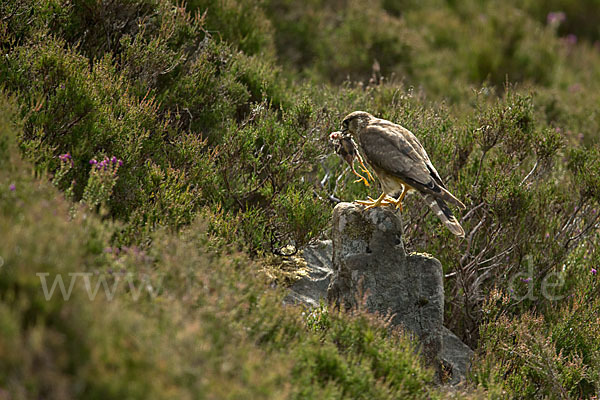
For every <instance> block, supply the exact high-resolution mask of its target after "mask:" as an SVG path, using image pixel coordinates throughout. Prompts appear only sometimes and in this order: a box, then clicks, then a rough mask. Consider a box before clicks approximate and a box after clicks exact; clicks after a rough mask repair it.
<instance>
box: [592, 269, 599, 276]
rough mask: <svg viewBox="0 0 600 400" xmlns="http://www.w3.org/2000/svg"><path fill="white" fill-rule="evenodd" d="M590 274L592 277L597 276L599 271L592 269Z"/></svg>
mask: <svg viewBox="0 0 600 400" xmlns="http://www.w3.org/2000/svg"><path fill="white" fill-rule="evenodd" d="M590 272H591V273H592V275H596V274H597V273H598V270H597V269H596V268H592V270H591V271H590Z"/></svg>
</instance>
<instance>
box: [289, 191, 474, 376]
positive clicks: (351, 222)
mask: <svg viewBox="0 0 600 400" xmlns="http://www.w3.org/2000/svg"><path fill="white" fill-rule="evenodd" d="M332 231H333V241H331V240H324V241H320V242H317V243H315V244H312V245H310V246H307V247H306V248H304V250H303V253H302V256H303V258H304V260H305V261H306V268H307V271H308V274H307V276H305V277H303V278H302V279H300V280H298V281H296V282H295V283H294V284H293V285H292V286H291V288H290V293H289V295H288V296H287V297H286V299H285V302H286V303H294V304H305V305H308V306H310V307H314V306H317V305H319V302H320V301H321V300H325V299H327V297H328V296H329V299H330V300H332V301H334V302H335V303H336V304H337V305H342V304H343V306H344V307H352V306H354V305H356V302H357V301H359V300H357V299H361V296H363V295H364V294H367V299H366V303H367V307H369V309H370V310H372V311H375V312H379V313H381V314H384V315H385V314H387V313H388V312H390V313H393V314H394V318H393V319H392V323H393V324H397V325H402V326H404V327H405V328H407V329H408V330H411V331H412V332H414V333H415V334H416V335H417V336H418V337H419V338H420V339H421V340H422V342H423V344H424V346H423V347H424V351H425V352H427V353H428V358H430V359H432V358H433V359H434V360H435V361H436V362H438V363H439V364H440V365H441V367H440V368H439V370H440V377H441V378H442V379H443V381H444V383H449V384H452V385H455V384H457V383H460V382H461V381H464V379H465V376H466V374H467V371H468V368H469V365H470V361H471V357H472V355H473V351H472V350H471V349H470V348H469V347H468V346H467V345H465V344H464V343H463V342H462V341H461V340H460V339H459V338H458V337H456V336H455V335H454V334H453V333H452V332H451V331H450V330H448V329H447V328H445V327H444V326H443V325H442V322H443V320H442V318H443V314H442V312H443V311H442V310H443V307H444V304H443V302H444V299H443V292H444V290H443V282H442V269H441V265H440V264H439V262H438V261H437V260H435V259H434V258H432V257H430V256H427V255H415V254H413V255H407V254H406V251H405V250H404V246H403V244H402V225H401V220H400V218H399V216H398V215H396V213H395V212H394V211H393V210H392V209H391V208H387V207H386V208H377V209H374V210H368V211H364V208H363V207H362V206H358V205H354V204H349V203H341V204H339V205H338V206H337V207H336V208H335V210H334V217H333V229H332ZM334 264H335V265H334ZM334 271H335V273H334ZM332 277H335V278H332ZM332 279H333V282H331V284H330V281H331V280H332ZM328 285H330V287H329V293H328ZM361 285H362V286H361ZM365 290H367V291H368V293H365ZM427 353H426V354H427Z"/></svg>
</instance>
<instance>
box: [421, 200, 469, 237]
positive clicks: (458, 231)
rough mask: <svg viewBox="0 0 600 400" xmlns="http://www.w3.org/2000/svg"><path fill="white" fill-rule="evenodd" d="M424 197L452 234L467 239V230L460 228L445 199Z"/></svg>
mask: <svg viewBox="0 0 600 400" xmlns="http://www.w3.org/2000/svg"><path fill="white" fill-rule="evenodd" d="M424 197H425V201H426V202H427V204H428V205H429V207H430V208H431V210H432V211H433V212H434V213H435V215H437V217H438V218H439V219H440V220H441V221H442V222H443V223H444V225H446V227H447V228H448V229H450V232H452V233H454V234H455V235H456V236H459V237H465V230H464V229H463V227H462V226H460V224H459V223H458V220H457V219H456V217H455V216H454V215H453V214H452V211H451V210H450V208H449V207H448V205H447V204H446V202H445V201H444V200H443V199H439V198H435V197H433V196H432V195H430V194H426V195H425V196H424Z"/></svg>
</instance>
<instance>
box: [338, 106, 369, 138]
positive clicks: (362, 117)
mask: <svg viewBox="0 0 600 400" xmlns="http://www.w3.org/2000/svg"><path fill="white" fill-rule="evenodd" d="M373 118H375V117H373V116H372V115H371V114H369V113H368V112H365V111H354V112H352V113H350V114H348V115H346V116H345V117H344V119H343V120H342V133H343V134H344V135H352V136H356V134H358V132H360V131H361V129H363V128H364V127H365V126H367V124H368V123H369V121H370V120H371V119H373Z"/></svg>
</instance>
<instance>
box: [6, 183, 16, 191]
mask: <svg viewBox="0 0 600 400" xmlns="http://www.w3.org/2000/svg"><path fill="white" fill-rule="evenodd" d="M8 188H9V189H10V191H11V192H14V191H15V190H17V187H16V186H15V184H14V183H11V184H10V186H9V187H8Z"/></svg>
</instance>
